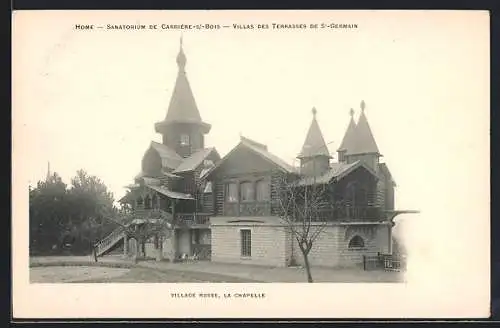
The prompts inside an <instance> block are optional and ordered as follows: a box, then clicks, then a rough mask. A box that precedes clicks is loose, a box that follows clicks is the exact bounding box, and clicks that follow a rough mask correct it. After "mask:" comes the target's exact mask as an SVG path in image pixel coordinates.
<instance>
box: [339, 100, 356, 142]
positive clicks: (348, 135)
mask: <svg viewBox="0 0 500 328" xmlns="http://www.w3.org/2000/svg"><path fill="white" fill-rule="evenodd" d="M350 115H351V120H350V121H349V125H348V126H347V130H346V131H345V134H344V138H343V139H342V142H341V143H340V147H339V148H338V151H347V150H348V149H349V148H352V146H353V143H354V137H355V136H354V134H355V133H356V122H354V110H353V109H352V108H351V111H350Z"/></svg>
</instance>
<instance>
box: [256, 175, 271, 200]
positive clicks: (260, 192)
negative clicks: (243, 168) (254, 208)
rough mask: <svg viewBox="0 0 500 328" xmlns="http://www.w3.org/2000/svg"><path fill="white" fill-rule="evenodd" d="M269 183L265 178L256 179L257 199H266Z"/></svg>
mask: <svg viewBox="0 0 500 328" xmlns="http://www.w3.org/2000/svg"><path fill="white" fill-rule="evenodd" d="M269 189H270V188H269V183H268V182H267V181H266V180H260V181H257V201H259V202H263V201H268V200H269V198H270V190H269Z"/></svg>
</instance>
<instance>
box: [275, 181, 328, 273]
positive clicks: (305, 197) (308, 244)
mask: <svg viewBox="0 0 500 328" xmlns="http://www.w3.org/2000/svg"><path fill="white" fill-rule="evenodd" d="M277 189H278V203H279V209H280V213H279V217H280V218H281V220H282V221H283V223H284V224H285V225H286V227H287V228H288V233H291V235H292V238H293V239H295V240H296V241H297V245H298V246H299V249H300V251H301V253H302V256H303V258H304V265H305V268H306V271H307V281H308V282H313V278H312V275H311V267H310V263H309V254H310V252H311V249H312V247H313V245H314V242H315V241H316V240H317V238H318V237H319V235H320V234H321V233H322V232H323V231H324V230H325V227H326V226H327V225H328V220H327V216H328V213H329V212H330V211H331V210H333V208H334V204H333V202H330V199H331V197H329V186H328V184H317V183H316V179H315V178H314V177H310V178H305V179H302V180H299V179H298V178H297V177H291V176H288V177H287V176H283V177H282V179H280V180H279V182H278V186H277ZM292 242H293V240H292Z"/></svg>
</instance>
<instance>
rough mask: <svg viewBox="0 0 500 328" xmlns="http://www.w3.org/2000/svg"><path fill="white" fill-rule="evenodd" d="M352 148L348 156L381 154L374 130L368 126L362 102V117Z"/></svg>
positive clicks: (348, 151) (357, 126) (357, 125)
mask: <svg viewBox="0 0 500 328" xmlns="http://www.w3.org/2000/svg"><path fill="white" fill-rule="evenodd" d="M353 136H354V138H353V143H352V147H351V146H350V148H349V149H348V150H347V154H348V155H357V154H380V152H379V150H378V147H377V143H376V142H375V138H374V137H373V133H372V130H371V129H370V125H369V124H368V119H367V118H366V115H365V102H364V101H362V102H361V115H360V117H359V120H358V124H356V129H355V133H354V134H353Z"/></svg>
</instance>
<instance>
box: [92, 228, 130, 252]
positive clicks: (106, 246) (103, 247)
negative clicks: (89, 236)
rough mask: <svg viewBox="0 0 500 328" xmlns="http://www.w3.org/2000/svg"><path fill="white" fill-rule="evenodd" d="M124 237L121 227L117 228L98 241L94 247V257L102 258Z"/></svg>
mask: <svg viewBox="0 0 500 328" xmlns="http://www.w3.org/2000/svg"><path fill="white" fill-rule="evenodd" d="M124 237H125V232H124V228H123V227H118V228H116V229H115V230H113V231H112V232H111V233H110V234H109V235H107V236H106V237H104V238H103V239H102V240H100V241H99V242H98V243H97V244H96V246H95V252H96V256H102V255H104V253H106V252H107V251H109V250H110V249H111V248H112V247H113V246H115V245H116V244H117V243H118V242H119V241H120V240H122V239H123V238H124Z"/></svg>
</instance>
